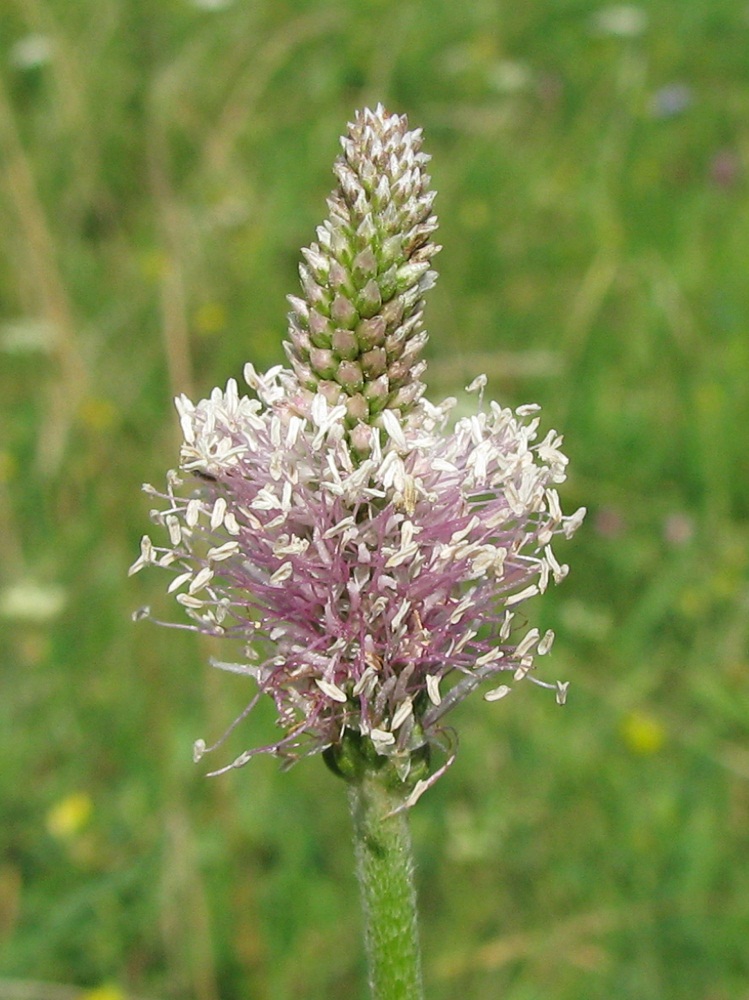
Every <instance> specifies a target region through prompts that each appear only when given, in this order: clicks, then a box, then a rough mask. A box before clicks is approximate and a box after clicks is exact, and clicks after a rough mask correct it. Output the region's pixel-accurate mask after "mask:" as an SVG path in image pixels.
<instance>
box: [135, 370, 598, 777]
mask: <svg viewBox="0 0 749 1000" xmlns="http://www.w3.org/2000/svg"><path fill="white" fill-rule="evenodd" d="M246 378H247V381H248V383H249V385H250V387H251V388H252V389H253V390H254V391H255V393H256V395H257V397H258V398H249V397H248V396H240V395H239V394H238V389H237V385H236V383H235V382H234V381H233V380H231V381H229V383H228V384H227V387H226V390H225V391H223V392H222V391H221V390H220V389H214V391H213V393H212V394H211V397H210V399H206V400H202V401H201V402H199V403H198V404H197V405H193V404H192V403H191V402H190V401H189V400H188V399H186V398H185V397H184V396H183V397H180V398H179V399H178V400H177V407H178V410H179V414H180V420H181V424H182V430H183V434H184V445H183V449H182V462H181V466H182V470H183V473H184V477H183V476H178V475H177V474H175V473H173V474H171V475H170V478H169V484H168V489H167V492H166V493H163V494H156V491H155V490H153V488H150V487H149V488H148V489H149V492H152V493H154V494H156V495H158V496H160V497H161V499H162V500H163V501H164V502H165V508H164V509H163V510H160V511H158V512H154V514H153V517H154V519H155V520H156V521H157V522H158V523H160V524H163V525H164V526H165V528H166V530H167V533H168V536H169V544H168V545H164V546H160V547H159V546H154V545H153V544H152V542H151V541H150V539H149V538H148V537H146V538H144V539H143V542H142V546H141V555H140V558H139V559H138V560H137V561H136V563H135V564H134V566H133V571H136V570H138V569H140V568H141V567H143V566H145V565H158V566H162V567H164V568H166V569H167V570H168V571H169V572H170V573H172V574H173V579H172V581H171V583H170V585H169V588H168V589H169V591H170V592H176V599H177V601H178V602H179V603H180V604H181V605H182V606H183V607H184V609H185V611H186V612H187V614H188V615H189V616H190V617H191V618H192V619H193V625H192V626H191V627H193V628H195V629H197V630H199V631H202V632H205V633H208V634H211V635H222V636H230V637H234V638H237V637H238V638H241V639H242V640H245V641H246V651H245V652H246V660H245V662H243V663H241V664H217V665H218V666H224V667H226V668H227V669H230V670H235V671H239V672H242V673H246V674H249V675H250V676H252V677H253V678H254V679H255V681H256V682H257V687H258V696H259V694H260V693H266V694H268V695H270V696H271V697H272V698H273V699H274V701H275V704H276V708H277V710H278V723H279V725H280V727H281V729H282V730H283V735H281V736H280V737H279V739H278V740H277V741H276V742H274V743H272V744H271V745H269V746H264V747H258V748H255V749H251V750H248V751H246V753H244V754H242V755H241V756H240V757H239V758H238V759H237V760H236V761H234V762H233V764H232V765H229V766H239V765H241V764H244V763H245V762H246V761H247V760H248V759H249V758H250V757H251V756H253V755H254V754H256V753H261V752H271V753H274V754H278V755H280V756H282V757H284V758H288V759H290V760H293V759H296V758H297V757H298V756H300V755H303V754H306V753H316V752H319V751H321V750H324V749H325V748H327V747H329V746H331V745H334V744H335V743H336V742H337V741H339V740H340V739H341V737H342V734H343V733H344V731H346V730H352V731H354V732H357V733H359V734H361V735H363V736H366V737H369V739H370V740H371V741H372V743H373V745H374V747H375V748H376V750H377V752H378V753H379V754H385V755H388V756H390V757H392V758H394V759H395V760H397V761H400V762H401V763H402V766H403V772H404V777H405V776H406V774H407V770H408V762H409V761H410V759H411V754H412V753H413V752H414V751H415V750H417V749H418V748H420V747H422V746H424V745H426V744H429V743H431V742H435V741H438V739H439V735H440V732H441V720H442V717H443V715H444V714H445V712H446V711H447V710H448V709H449V708H451V707H452V706H453V705H455V703H456V702H458V701H460V700H461V699H462V698H464V697H465V696H466V695H467V694H468V693H469V692H470V691H471V690H473V689H474V688H475V687H476V686H477V685H478V684H480V683H481V682H483V681H491V682H493V683H495V682H496V681H497V680H498V679H499V678H500V677H507V678H512V679H514V680H519V679H520V678H522V677H525V676H526V675H527V674H528V673H529V671H530V670H532V668H533V665H534V660H535V657H536V656H538V655H543V654H544V653H546V652H547V651H548V649H549V648H550V646H551V642H552V639H553V635H552V634H551V633H550V632H547V633H546V634H545V635H543V636H542V635H540V634H539V631H538V629H535V628H531V629H530V630H527V631H525V632H524V634H522V635H519V634H518V631H517V630H516V629H515V628H514V616H515V611H516V609H517V608H518V606H519V605H520V604H521V603H522V602H523V601H525V600H527V599H528V598H530V597H533V596H534V595H536V594H539V593H543V591H544V590H545V589H546V587H547V585H548V583H549V581H550V580H553V581H554V582H559V581H560V580H562V579H563V578H564V576H565V575H566V573H567V567H566V566H564V565H560V564H559V562H558V561H557V559H556V557H555V555H554V553H553V550H552V540H553V537H554V535H555V534H558V533H563V534H564V535H566V536H568V537H569V536H570V535H571V534H572V533H573V532H574V531H575V529H576V528H577V526H578V525H579V524H580V522H581V520H582V517H583V514H584V511H583V510H582V509H581V510H579V511H578V512H577V513H576V514H574V515H572V516H571V517H564V516H563V515H562V512H561V510H560V506H559V500H558V496H557V492H556V489H555V487H556V485H558V484H559V483H561V482H562V481H563V480H564V478H565V467H566V464H567V459H566V458H565V456H564V455H563V454H562V453H561V451H560V450H559V446H560V444H561V439H560V438H559V436H558V435H557V434H556V433H555V432H553V431H552V432H550V433H549V434H547V435H546V437H545V438H543V440H541V441H539V442H537V440H536V438H537V427H538V417H537V416H536V415H535V411H536V410H537V407H535V406H528V407H520V408H518V410H516V411H515V412H512V411H511V410H508V409H502V408H501V407H499V406H498V405H497V404H496V403H490V404H489V406H488V408H487V409H486V410H484V409H483V408H480V409H479V410H478V412H477V413H475V414H474V415H473V416H470V417H466V418H463V419H460V420H459V421H458V422H457V424H456V426H455V428H454V430H452V431H447V430H446V423H447V419H448V414H449V411H450V409H451V407H452V405H453V403H454V400H447V401H446V402H445V403H443V404H442V405H441V406H434V405H432V404H431V403H429V402H428V401H427V400H426V399H421V400H420V401H419V402H418V404H417V405H416V407H415V409H414V410H413V411H412V413H411V414H410V415H409V417H408V418H407V419H406V420H405V421H403V422H400V421H399V420H398V419H397V418H396V417H395V416H394V415H393V414H392V413H391V412H390V411H386V412H385V413H384V415H383V417H382V426H381V427H377V428H374V429H373V435H372V447H371V452H370V455H369V457H368V458H366V459H365V460H364V461H360V462H357V461H355V459H354V458H353V456H352V452H351V449H350V447H349V444H348V442H347V426H346V419H345V406H344V405H337V406H331V405H330V404H329V403H328V401H327V400H326V398H325V397H324V396H323V395H322V394H317V395H314V396H312V397H311V398H310V396H309V394H308V393H305V392H303V391H301V390H300V387H299V385H298V383H297V382H296V379H295V377H294V376H293V374H292V373H291V372H289V371H284V370H282V369H280V368H275V369H273V370H271V371H270V372H268V373H267V374H265V375H261V374H258V373H257V372H256V371H255V370H254V369H253V368H252V366H250V365H248V366H247V369H246ZM185 479H187V482H185ZM188 627H189V626H188ZM508 691H509V685H508V684H506V683H502V684H499V685H496V683H495V686H493V687H491V689H490V690H488V691H487V693H486V694H485V697H486V699H487V700H490V701H491V700H495V699H497V698H501V697H502V696H503V695H505V694H506V693H507V692H508ZM563 695H564V686H563V685H559V686H558V697H559V699H560V700H563ZM256 700H257V698H255V699H254V700H253V704H254V703H255V701H256ZM204 749H205V747H204V744H202V743H199V744H198V745H197V752H198V755H200V753H201V752H202V750H204Z"/></svg>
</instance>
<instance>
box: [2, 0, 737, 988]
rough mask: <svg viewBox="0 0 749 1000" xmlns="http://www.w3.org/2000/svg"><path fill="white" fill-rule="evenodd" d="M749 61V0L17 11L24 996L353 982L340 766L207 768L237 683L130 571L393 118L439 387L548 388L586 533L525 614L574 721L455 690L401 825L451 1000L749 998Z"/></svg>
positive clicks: (13, 572) (10, 978)
mask: <svg viewBox="0 0 749 1000" xmlns="http://www.w3.org/2000/svg"><path fill="white" fill-rule="evenodd" d="M748 53H749V7H748V6H747V4H746V3H745V2H743V0H740V2H729V0H681V2H679V3H676V2H666V0H653V2H652V3H649V4H641V5H639V6H634V5H620V6H605V5H600V4H595V3H592V2H588V0H529V2H527V3H518V2H512V3H511V2H500V0H493V2H490V0H469V2H467V3H461V2H457V0H400V2H392V0H362V2H345V0H309V2H302V0H297V2H293V0H246V2H242V0H234V2H228V0H192V2H189V0H155V2H152V3H147V2H145V0H140V2H139V0H131V2H127V0H7V2H6V3H4V4H3V6H2V8H1V9H0V81H1V83H0V150H1V154H0V155H2V177H1V181H2V187H1V190H0V247H1V248H2V268H1V271H0V296H1V297H2V305H1V306H0V365H1V366H2V375H1V385H0V412H1V413H2V436H1V439H0V518H1V519H2V521H3V522H4V526H3V528H2V531H3V545H2V565H1V566H0V616H1V617H0V625H1V627H2V638H3V656H2V663H1V664H0V669H1V670H2V694H0V724H1V727H2V730H1V731H2V737H1V739H2V757H1V758H0V1000H76V998H78V997H79V996H81V997H84V998H85V1000H124V998H131V997H132V998H152V1000H156V998H174V1000H178V998H179V1000H183V998H190V1000H192V998H194V1000H240V998H242V1000H248V998H249V1000H291V998H295V1000H296V998H299V1000H317V998H342V1000H343V998H363V997H364V996H365V992H364V967H363V958H362V954H361V947H360V939H359V938H360V928H359V915H358V899H357V888H356V884H355V881H354V877H353V874H352V858H351V853H352V852H351V844H350V832H349V827H348V817H347V810H346V801H345V790H344V788H343V786H342V784H340V783H339V782H338V781H337V780H336V779H335V778H333V777H332V775H330V774H329V773H327V772H326V770H325V768H324V767H323V765H322V763H321V762H320V760H319V759H313V760H311V761H308V762H305V763H303V764H301V765H300V766H299V767H297V768H296V769H294V770H293V771H291V772H290V773H288V774H281V773H279V771H278V768H277V766H276V764H275V762H274V761H272V760H260V759H259V760H256V761H255V762H253V763H252V765H251V766H249V767H248V768H246V769H244V770H242V771H240V772H237V773H235V774H233V775H230V776H227V777H223V778H220V779H211V780H207V779H205V778H204V777H203V770H202V769H201V766H198V767H196V766H194V765H193V763H192V761H191V747H192V741H193V740H194V739H195V738H196V737H198V736H205V737H206V738H209V739H210V738H211V737H215V736H217V735H218V734H219V733H220V732H221V731H222V728H223V726H224V725H225V724H226V723H227V722H228V721H229V720H230V719H231V718H233V713H235V712H236V711H237V709H238V708H239V707H241V705H243V704H244V701H245V699H247V698H248V696H249V694H250V691H249V689H248V686H247V682H246V681H245V680H243V679H242V678H235V677H231V676H224V675H220V674H217V673H216V672H213V671H211V670H210V668H209V667H208V666H207V661H208V657H209V656H210V655H211V653H212V652H215V649H212V648H211V646H210V644H209V643H208V642H207V641H202V640H199V639H196V638H194V637H192V636H189V635H186V634H184V633H181V632H176V631H170V630H166V629H157V628H155V627H154V626H152V625H149V624H147V623H145V624H141V625H138V626H135V625H133V624H131V622H130V619H129V616H130V613H131V612H132V610H133V609H135V608H136V607H138V606H140V605H143V604H146V603H150V604H152V605H153V606H154V609H156V610H158V612H159V613H161V614H162V615H163V616H165V617H171V618H176V617H178V616H179V609H178V608H177V606H176V605H175V604H173V603H172V602H171V601H170V599H168V598H166V597H165V595H164V593H163V591H164V586H165V582H166V580H165V578H164V576H163V574H160V573H156V572H155V573H151V574H149V573H145V574H141V575H140V576H139V577H137V578H135V579H134V580H128V579H127V577H126V570H127V567H128V565H129V564H130V563H131V562H132V560H133V559H134V558H135V555H136V554H137V547H138V540H139V538H140V535H141V534H142V533H143V532H144V531H147V530H148V527H149V522H148V507H149V503H148V498H146V497H144V496H143V495H142V494H141V493H140V492H139V488H140V484H141V482H143V481H144V480H145V481H151V482H155V483H159V484H160V483H162V482H163V477H164V473H165V470H166V469H167V468H168V467H170V466H172V465H173V464H174V463H175V461H176V454H177V447H178V436H177V422H176V418H175V415H174V412H173V408H172V404H171V397H172V396H173V395H174V394H175V393H176V392H178V391H186V392H188V393H194V394H195V396H196V397H197V396H202V395H205V394H206V393H208V392H209V391H210V389H211V387H212V386H213V385H215V384H217V383H223V382H225V380H226V379H227V378H228V377H230V376H241V371H242V365H243V363H244V362H245V361H246V360H249V359H251V360H252V361H253V362H254V363H255V364H256V365H257V366H258V367H259V368H264V367H267V366H270V365H272V364H275V363H277V362H279V361H280V360H281V359H282V353H281V346H280V345H281V340H282V338H283V336H284V333H285V313H286V304H285V299H284V296H285V295H286V293H288V292H295V291H296V289H297V278H296V266H297V262H298V260H299V248H300V247H301V246H302V245H306V244H308V243H309V242H310V240H311V239H313V238H314V227H315V225H316V224H317V223H319V222H320V221H321V220H322V218H323V216H324V213H325V207H324V198H325V195H326V194H327V192H328V190H329V189H330V187H331V186H332V175H331V172H330V168H331V164H332V161H333V158H334V156H335V155H336V153H337V150H338V145H337V138H338V136H339V135H340V134H341V132H342V131H344V130H345V124H346V122H347V121H348V120H349V119H350V118H351V117H352V115H353V112H354V110H355V109H356V108H360V107H362V106H363V105H364V104H366V103H374V102H376V101H378V100H382V101H384V102H385V103H386V104H387V106H388V107H389V108H390V109H392V110H394V111H399V112H406V113H408V115H409V116H410V120H411V123H412V125H414V126H415V125H421V126H423V127H424V129H425V134H426V148H427V151H428V152H430V153H431V154H432V155H433V170H432V176H433V178H434V184H435V186H436V188H437V189H438V191H439V198H438V202H437V207H438V212H439V214H440V217H441V221H442V225H441V230H440V236H439V238H440V242H442V243H443V244H444V247H445V249H444V251H443V253H442V254H440V257H439V258H438V267H439V270H440V272H441V278H440V282H439V284H438V286H437V288H436V289H435V291H434V292H433V293H432V294H431V299H430V303H429V306H428V311H427V321H428V327H429V329H430V332H431V337H432V339H431V342H430V347H429V360H430V369H429V371H428V382H429V394H430V396H431V397H432V398H435V399H436V398H440V397H442V396H443V395H446V394H452V393H457V394H460V393H461V392H462V387H463V386H464V385H465V384H466V383H467V381H469V380H470V379H471V378H473V377H474V375H476V374H478V373H479V372H481V371H485V372H486V373H487V374H488V376H489V394H490V396H491V397H493V398H497V399H499V400H501V401H502V402H503V403H505V404H508V405H513V406H514V405H517V404H520V403H522V402H529V401H535V402H539V403H541V404H542V405H543V407H544V414H543V418H544V423H543V427H544V428H546V429H548V428H549V427H551V426H555V427H559V428H560V429H562V430H563V431H564V433H565V439H566V451H567V453H568V454H569V456H570V459H571V470H572V474H571V477H570V479H569V481H568V483H567V484H566V486H565V487H563V490H562V493H563V501H564V503H565V507H566V509H567V510H570V511H572V510H574V508H575V506H576V505H578V504H586V505H587V506H588V507H589V509H590V514H589V517H588V520H587V522H586V524H585V525H584V527H583V528H582V529H581V531H580V532H579V534H578V536H577V537H576V539H575V540H574V541H573V542H572V543H568V544H566V545H565V546H564V550H563V552H562V553H561V554H562V555H563V557H564V558H565V559H566V560H568V561H569V562H570V563H571V565H572V572H571V575H570V577H569V579H568V580H567V581H565V583H564V584H563V586H562V587H560V588H559V589H558V590H557V591H554V592H553V593H549V594H547V595H546V596H545V597H544V598H542V599H541V600H540V601H537V602H536V605H537V606H536V607H535V608H532V609H531V614H532V615H533V616H534V617H535V620H536V622H537V623H538V624H539V625H540V626H542V627H549V626H551V627H554V628H555V629H556V630H557V632H558V638H557V644H556V646H555V651H554V654H553V657H552V659H551V660H550V661H549V662H548V663H547V664H546V667H545V670H546V675H547V679H555V678H556V677H561V678H564V679H567V680H570V681H571V682H572V686H571V692H570V698H569V703H568V705H567V707H566V708H565V709H559V708H557V707H556V706H555V705H554V703H553V698H551V697H547V696H545V695H544V693H543V692H540V691H538V690H537V689H536V688H534V687H532V686H531V685H527V686H525V685H523V686H521V687H520V688H519V689H518V690H517V692H516V693H515V695H513V697H512V698H511V699H510V700H509V701H507V702H502V703H500V704H495V705H487V704H485V703H484V702H482V700H481V699H480V698H478V697H476V698H475V699H474V700H473V702H472V703H470V704H465V705H464V706H462V707H461V708H460V709H459V710H458V711H457V712H456V713H455V718H454V723H455V724H456V726H457V727H458V729H459V731H460V734H461V749H460V753H459V757H458V761H457V763H456V764H455V766H454V767H453V769H452V771H451V772H450V773H449V774H448V775H447V776H446V777H445V778H444V779H443V780H442V781H440V782H439V783H438V785H437V786H436V787H435V788H434V789H433V790H432V791H431V792H429V794H428V795H426V796H425V797H424V799H422V801H421V802H420V804H419V805H418V807H417V808H416V809H415V810H414V812H413V830H414V839H415V846H416V854H417V859H418V884H419V891H420V896H421V903H422V913H423V940H424V952H425V964H426V978H427V984H428V996H429V997H430V1000H448V998H454V997H462V998H465V1000H495V998H500V997H501V998H504V1000H536V998H539V997H543V998H545V1000H596V998H607V1000H608V998H612V997H613V998H616V1000H630V998H631V1000H635V998H636V1000H676V998H690V1000H691V998H697V1000H737V998H738V1000H746V998H748V997H749V955H748V954H747V940H749V933H748V932H749V869H748V867H747V864H748V860H749V784H748V780H749V745H748V744H747V737H748V736H749V688H748V685H747V665H748V663H749V655H748V653H747V631H748V625H747V620H748V617H749V574H748V572H747V570H748V568H749V530H748V527H747V514H748V513H749V502H748V500H747V487H748V486H749V467H748V466H749V459H748V457H747V455H748V451H749V448H748V442H747V426H748V425H749V391H747V382H748V381H749V284H748V282H747V266H748V261H749V199H748V197H747V181H748V177H747V174H748V171H749V55H748ZM742 428H743V430H742ZM271 731H272V713H270V712H268V711H260V712H258V713H257V714H255V715H254V716H253V718H252V720H251V721H249V722H247V723H246V724H245V726H244V727H243V729H242V731H241V732H240V734H239V736H238V739H237V742H236V744H233V745H232V746H231V747H230V748H229V749H228V750H227V751H226V760H227V761H228V760H229V759H230V757H231V753H232V752H233V750H234V749H236V750H237V751H239V750H241V749H243V748H244V746H246V745H253V744H258V743H259V742H260V741H261V740H263V738H264V736H266V735H268V734H269V733H270V732H271Z"/></svg>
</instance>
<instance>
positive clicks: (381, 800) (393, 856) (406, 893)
mask: <svg viewBox="0 0 749 1000" xmlns="http://www.w3.org/2000/svg"><path fill="white" fill-rule="evenodd" d="M402 801H403V799H402V796H401V795H398V794H396V793H394V792H393V791H391V790H390V789H389V788H388V787H387V786H386V785H385V783H384V782H383V781H382V776H380V775H365V776H364V777H363V778H362V779H361V780H360V781H359V782H357V783H356V784H351V785H350V786H349V804H350V806H351V817H352V819H353V823H354V847H355V850H356V873H357V876H358V879H359V885H360V887H361V894H362V905H363V908H364V937H365V943H366V949H367V959H368V962H369V982H370V987H371V989H372V1000H423V996H424V993H423V987H422V982H421V956H420V952H419V937H418V928H417V916H416V891H415V889H414V880H413V859H412V851H411V834H410V831H409V826H408V813H407V811H406V810H403V811H402V812H400V813H398V814H397V815H395V816H393V815H390V814H391V813H392V812H393V810H394V809H397V807H398V806H399V805H401V803H402Z"/></svg>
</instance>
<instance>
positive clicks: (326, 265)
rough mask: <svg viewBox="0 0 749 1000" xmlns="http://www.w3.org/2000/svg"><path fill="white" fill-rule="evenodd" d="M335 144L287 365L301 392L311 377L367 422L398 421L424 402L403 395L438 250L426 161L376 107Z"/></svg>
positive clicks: (411, 376)
mask: <svg viewBox="0 0 749 1000" xmlns="http://www.w3.org/2000/svg"><path fill="white" fill-rule="evenodd" d="M342 146H343V155H342V156H341V157H339V159H338V160H337V161H336V163H335V166H334V172H335V174H336V177H337V180H338V187H337V188H336V190H334V191H333V193H332V194H331V195H330V197H329V199H328V209H329V213H330V214H329V218H328V219H327V221H326V222H325V223H323V225H322V226H320V227H319V228H318V230H317V236H318V241H319V242H316V243H313V244H312V245H311V246H310V247H309V248H308V249H306V250H304V251H303V256H304V259H305V263H304V264H302V265H301V267H300V269H299V274H300V277H301V282H302V291H303V293H304V297H303V298H302V299H300V298H292V299H290V303H291V306H292V310H293V311H292V313H291V314H290V316H289V342H290V350H289V358H290V360H291V363H292V367H293V368H294V370H295V372H296V374H297V377H298V378H299V379H300V381H302V374H303V375H304V381H303V384H304V386H305V387H306V388H309V370H310V369H311V370H312V372H313V374H315V373H316V374H317V376H318V378H319V379H321V380H335V382H336V383H337V384H338V385H339V386H340V387H341V389H342V390H343V391H344V392H345V393H347V394H348V395H354V394H358V393H360V392H362V391H363V392H364V397H365V398H366V399H367V400H368V401H369V403H370V416H372V414H373V413H376V412H379V411H381V410H382V409H383V408H385V407H391V408H394V409H395V408H397V409H398V410H399V411H400V416H399V419H403V418H404V417H405V415H406V414H407V412H408V410H409V408H410V407H409V405H408V403H407V400H408V399H411V398H413V399H417V398H418V396H419V395H420V394H421V393H420V391H419V392H413V393H403V392H401V391H400V390H401V389H402V388H403V387H404V386H405V385H406V384H407V383H408V382H409V381H410V380H417V379H418V377H419V374H420V373H421V371H423V367H422V366H421V365H420V364H419V362H418V356H419V354H420V352H421V350H422V348H423V345H424V342H425V339H426V335H425V333H424V328H423V325H422V297H423V294H424V292H425V291H426V290H427V289H428V288H430V287H431V285H432V284H433V282H434V272H433V271H430V269H429V264H430V261H431V259H432V257H433V256H434V254H435V253H436V252H437V250H438V249H439V247H437V246H435V244H434V243H432V242H431V236H432V234H433V233H434V231H435V229H436V228H437V220H436V217H435V216H434V215H433V214H432V202H433V199H434V195H433V194H432V192H430V190H429V176H428V175H427V174H426V172H425V170H424V167H425V164H426V162H427V160H428V159H429V157H428V156H427V155H426V154H425V153H422V152H421V132H420V130H417V131H409V129H408V122H407V120H406V118H405V116H399V115H391V114H389V113H388V112H387V111H385V109H384V108H383V107H382V106H379V107H378V108H377V109H376V110H375V111H370V110H368V109H367V110H365V111H363V112H361V113H360V114H357V116H356V118H355V120H354V122H353V123H352V124H351V125H350V128H349V134H348V135H347V136H346V137H345V138H344V139H343V140H342ZM422 334H423V336H422ZM386 339H387V352H386V353H385V352H383V351H382V350H381V349H382V348H383V346H385V340H386ZM315 350H317V351H322V352H327V351H332V352H333V354H334V355H335V359H336V368H335V370H334V366H333V360H332V359H331V358H330V356H329V355H328V354H327V353H323V354H318V353H314V352H315ZM383 377H384V381H378V382H377V386H376V387H375V388H374V389H373V390H372V391H371V392H367V391H365V390H366V388H367V385H368V383H372V382H374V381H376V380H380V379H382V378H383ZM386 387H387V388H386ZM384 392H386V393H387V394H386V395H385V396H383V393H384Z"/></svg>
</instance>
